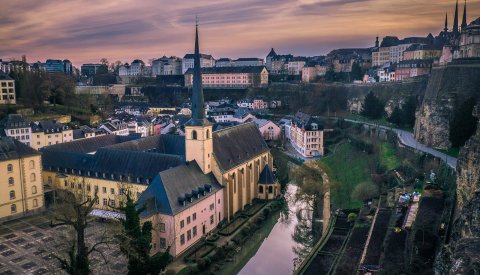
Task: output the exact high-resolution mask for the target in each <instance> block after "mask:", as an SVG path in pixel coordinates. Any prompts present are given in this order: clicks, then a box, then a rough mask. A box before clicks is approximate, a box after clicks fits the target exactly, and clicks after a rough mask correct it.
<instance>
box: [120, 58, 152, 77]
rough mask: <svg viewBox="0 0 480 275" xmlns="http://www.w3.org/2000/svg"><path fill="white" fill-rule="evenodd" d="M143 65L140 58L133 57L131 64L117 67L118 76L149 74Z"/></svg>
mask: <svg viewBox="0 0 480 275" xmlns="http://www.w3.org/2000/svg"><path fill="white" fill-rule="evenodd" d="M147 71H148V70H147V68H146V67H145V63H144V62H143V61H142V60H139V59H135V60H134V61H133V62H132V64H130V65H129V64H128V63H126V64H124V65H122V66H120V68H119V69H118V75H119V76H142V75H149V74H148V72H147Z"/></svg>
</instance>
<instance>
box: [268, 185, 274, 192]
mask: <svg viewBox="0 0 480 275" xmlns="http://www.w3.org/2000/svg"><path fill="white" fill-rule="evenodd" d="M268 193H270V194H272V193H273V186H269V187H268Z"/></svg>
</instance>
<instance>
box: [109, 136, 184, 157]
mask: <svg viewBox="0 0 480 275" xmlns="http://www.w3.org/2000/svg"><path fill="white" fill-rule="evenodd" d="M105 148H108V149H112V150H123V151H142V152H155V153H162V154H170V155H178V156H185V137H184V136H179V135H157V136H150V137H145V138H141V139H135V140H131V141H127V142H122V143H118V144H113V145H109V146H106V147H105Z"/></svg>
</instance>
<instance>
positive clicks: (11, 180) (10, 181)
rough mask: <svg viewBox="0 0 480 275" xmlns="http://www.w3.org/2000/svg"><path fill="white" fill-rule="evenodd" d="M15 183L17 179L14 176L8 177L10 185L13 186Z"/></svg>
mask: <svg viewBox="0 0 480 275" xmlns="http://www.w3.org/2000/svg"><path fill="white" fill-rule="evenodd" d="M14 183H15V180H14V179H13V178H12V177H9V178H8V185H10V186H12V185H13V184H14Z"/></svg>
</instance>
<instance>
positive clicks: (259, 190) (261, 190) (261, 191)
mask: <svg viewBox="0 0 480 275" xmlns="http://www.w3.org/2000/svg"><path fill="white" fill-rule="evenodd" d="M258 192H259V193H260V194H263V186H261V185H260V186H259V187H258Z"/></svg>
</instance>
